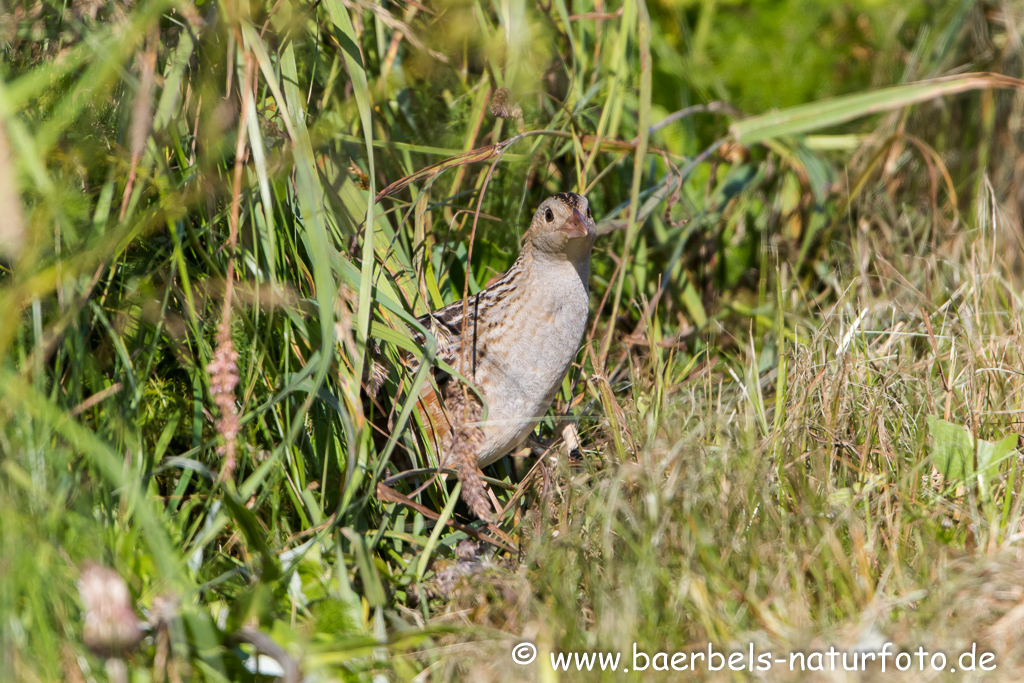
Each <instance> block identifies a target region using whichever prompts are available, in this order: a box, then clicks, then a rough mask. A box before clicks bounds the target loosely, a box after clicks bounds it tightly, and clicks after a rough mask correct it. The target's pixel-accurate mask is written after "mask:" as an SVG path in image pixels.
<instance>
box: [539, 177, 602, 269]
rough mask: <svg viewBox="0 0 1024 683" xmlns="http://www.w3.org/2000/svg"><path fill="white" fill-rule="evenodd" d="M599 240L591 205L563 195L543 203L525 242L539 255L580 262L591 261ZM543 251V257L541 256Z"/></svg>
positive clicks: (566, 194) (581, 197) (579, 199)
mask: <svg viewBox="0 0 1024 683" xmlns="http://www.w3.org/2000/svg"><path fill="white" fill-rule="evenodd" d="M596 238H597V228H596V227H595V225H594V217H593V216H592V215H591V213H590V203H589V202H587V198H586V197H584V196H583V195H578V194H576V193H574V192H559V193H558V194H556V195H552V196H550V197H548V198H547V199H545V200H544V201H543V202H541V205H540V207H539V208H538V209H537V212H536V213H535V214H533V221H532V222H531V223H530V229H529V230H528V231H527V233H526V236H525V239H526V241H527V242H528V243H530V244H532V245H533V249H534V253H535V255H539V254H544V255H549V256H554V257H556V258H565V259H568V260H570V261H573V262H576V261H579V260H581V259H588V260H589V258H590V251H591V249H592V248H593V246H594V240H595V239H596ZM538 252H539V254H538Z"/></svg>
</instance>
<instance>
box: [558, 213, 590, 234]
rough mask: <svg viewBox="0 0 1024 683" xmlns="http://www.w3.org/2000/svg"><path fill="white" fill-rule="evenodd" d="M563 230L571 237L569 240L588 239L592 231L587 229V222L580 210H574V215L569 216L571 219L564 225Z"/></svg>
mask: <svg viewBox="0 0 1024 683" xmlns="http://www.w3.org/2000/svg"><path fill="white" fill-rule="evenodd" d="M561 230H562V232H564V233H566V234H567V235H569V239H575V238H577V237H586V236H587V235H589V234H590V231H589V230H588V229H587V221H586V219H585V218H583V214H581V213H580V210H579V209H573V210H572V215H571V216H569V219H568V220H566V221H565V222H564V223H562V227H561Z"/></svg>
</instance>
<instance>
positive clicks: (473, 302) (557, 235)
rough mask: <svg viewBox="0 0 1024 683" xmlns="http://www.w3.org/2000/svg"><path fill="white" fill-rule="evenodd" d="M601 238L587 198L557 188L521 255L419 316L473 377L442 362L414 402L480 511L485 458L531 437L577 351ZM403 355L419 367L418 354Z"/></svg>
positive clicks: (454, 362)
mask: <svg viewBox="0 0 1024 683" xmlns="http://www.w3.org/2000/svg"><path fill="white" fill-rule="evenodd" d="M596 238H597V229H596V226H595V222H594V217H593V214H592V212H591V209H590V203H589V202H588V201H587V198H586V197H584V196H583V195H580V194H576V193H573V192H560V193H557V194H554V195H552V196H550V197H548V198H547V199H545V200H544V201H543V202H541V204H540V206H539V207H538V208H537V210H536V212H534V214H533V219H532V220H531V222H530V227H529V229H528V230H527V231H526V233H525V234H524V235H523V240H522V248H521V250H520V253H519V257H518V258H517V259H516V261H515V262H514V263H513V264H512V266H511V267H510V268H509V269H508V270H507V271H506V272H505V273H504V274H503V275H502V276H501V277H499V278H498V279H497V280H495V281H494V282H492V283H491V284H490V285H489V286H488V287H486V288H485V289H483V290H481V291H480V292H478V293H477V294H474V295H472V296H470V297H468V299H466V300H464V301H463V300H460V301H457V302H455V303H453V304H450V305H448V306H445V307H443V308H440V309H438V310H435V311H431V312H430V313H428V314H426V315H423V316H421V317H420V318H418V322H419V323H420V325H422V327H423V328H425V329H426V330H427V331H428V333H429V334H430V335H432V336H433V337H434V338H435V340H436V356H435V357H436V358H437V359H438V360H441V361H443V362H444V363H445V364H447V365H448V366H449V367H450V368H452V369H453V370H455V372H456V373H457V374H458V375H461V376H462V377H463V378H465V379H466V380H468V381H469V382H470V383H472V385H473V387H472V388H470V387H467V386H465V384H464V383H462V382H460V381H458V380H457V378H456V377H455V376H453V375H452V374H450V373H448V372H445V371H443V370H441V369H440V368H439V367H437V366H436V365H435V366H434V367H432V368H431V371H432V373H433V379H434V381H433V383H426V384H424V388H423V390H422V391H421V392H420V394H419V396H418V397H417V406H416V408H417V411H418V412H419V413H420V418H421V423H422V424H423V425H424V426H425V430H424V432H425V433H426V435H427V438H428V440H429V441H430V442H431V444H432V446H433V448H434V452H435V453H437V454H438V455H439V456H440V464H441V466H442V468H454V469H456V470H457V472H458V476H459V480H460V481H462V483H463V488H462V496H463V499H464V500H465V501H466V502H467V504H468V505H469V507H470V509H472V511H473V512H474V513H475V514H476V515H477V516H478V517H480V518H482V519H485V520H487V519H488V510H489V507H490V506H489V505H488V502H487V497H486V494H485V491H486V489H485V488H484V483H483V480H482V478H481V473H480V468H481V467H485V466H487V465H489V464H491V463H493V462H495V461H496V460H498V459H499V458H501V457H502V456H504V455H506V454H507V453H509V452H511V451H513V450H514V449H516V448H517V447H519V446H520V445H521V444H522V443H523V442H524V441H525V440H526V438H527V437H528V436H529V434H530V432H531V431H532V430H533V429H534V427H535V426H536V424H537V422H538V421H539V419H540V418H542V417H543V416H544V414H545V413H546V412H547V410H548V408H549V407H550V406H551V403H552V401H553V400H554V397H555V394H556V393H557V391H558V388H559V387H560V386H561V385H562V380H563V379H564V378H565V376H566V373H567V372H568V371H569V368H570V367H571V366H572V363H573V361H574V360H575V358H576V354H577V352H578V350H579V347H580V343H581V342H582V340H583V335H584V333H585V331H586V327H587V319H588V317H589V313H590V286H589V280H590V256H591V253H592V251H593V248H594V241H595V240H596ZM413 341H414V343H416V344H417V345H419V346H420V347H421V348H423V347H425V345H426V342H427V339H426V337H425V336H424V335H423V334H422V333H414V334H413ZM404 365H405V368H406V369H407V370H408V371H409V372H410V373H415V372H416V371H417V370H418V369H419V361H418V360H417V359H416V358H415V357H413V356H412V355H411V354H409V355H407V356H405V358H404ZM478 394H479V395H478ZM480 397H482V398H483V401H484V402H485V403H486V406H487V410H486V415H485V414H484V410H483V407H484V404H483V403H482V402H481V400H480Z"/></svg>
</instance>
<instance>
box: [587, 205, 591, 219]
mask: <svg viewBox="0 0 1024 683" xmlns="http://www.w3.org/2000/svg"><path fill="white" fill-rule="evenodd" d="M587 218H590V207H589V206H588V207H587Z"/></svg>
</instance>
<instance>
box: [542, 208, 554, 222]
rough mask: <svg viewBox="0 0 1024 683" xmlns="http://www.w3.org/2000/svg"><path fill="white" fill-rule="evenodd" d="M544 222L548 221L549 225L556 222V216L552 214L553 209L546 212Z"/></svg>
mask: <svg viewBox="0 0 1024 683" xmlns="http://www.w3.org/2000/svg"><path fill="white" fill-rule="evenodd" d="M544 220H546V221H547V222H548V223H550V222H551V221H553V220H555V214H553V213H551V209H548V210H547V211H545V212H544Z"/></svg>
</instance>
